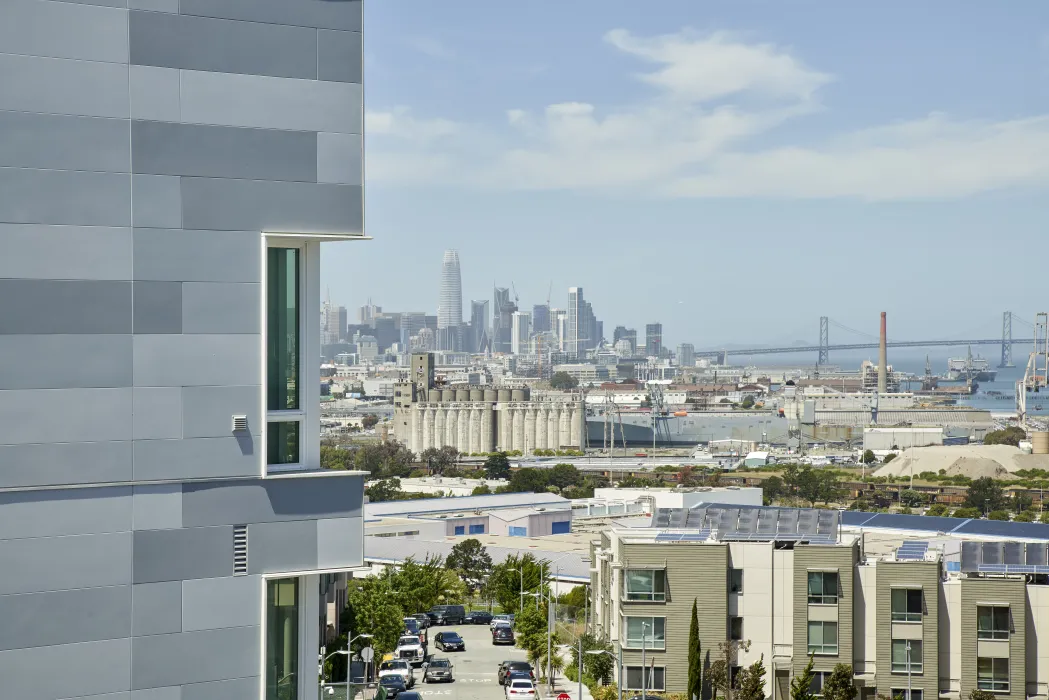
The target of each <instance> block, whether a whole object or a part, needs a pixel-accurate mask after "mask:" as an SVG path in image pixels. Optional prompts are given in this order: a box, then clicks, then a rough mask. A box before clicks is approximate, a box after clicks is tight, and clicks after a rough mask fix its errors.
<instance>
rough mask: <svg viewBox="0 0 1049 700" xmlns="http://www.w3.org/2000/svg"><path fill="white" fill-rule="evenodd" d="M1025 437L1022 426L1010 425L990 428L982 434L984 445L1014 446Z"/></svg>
mask: <svg viewBox="0 0 1049 700" xmlns="http://www.w3.org/2000/svg"><path fill="white" fill-rule="evenodd" d="M1026 439H1027V433H1026V432H1025V431H1024V429H1023V428H1020V427H1017V426H1015V425H1011V426H1009V427H1008V428H1006V429H1004V430H992V431H991V432H989V433H987V434H986V435H984V436H983V444H985V445H1012V446H1013V447H1016V446H1018V445H1019V444H1020V441H1021V440H1026Z"/></svg>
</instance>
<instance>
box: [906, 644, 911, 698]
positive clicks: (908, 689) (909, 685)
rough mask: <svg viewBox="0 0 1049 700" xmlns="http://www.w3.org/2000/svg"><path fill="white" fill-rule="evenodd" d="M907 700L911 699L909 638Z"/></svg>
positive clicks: (907, 647)
mask: <svg viewBox="0 0 1049 700" xmlns="http://www.w3.org/2000/svg"><path fill="white" fill-rule="evenodd" d="M906 649H907V700H911V640H909V639H908V640H907V643H906Z"/></svg>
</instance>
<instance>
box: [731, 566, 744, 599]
mask: <svg viewBox="0 0 1049 700" xmlns="http://www.w3.org/2000/svg"><path fill="white" fill-rule="evenodd" d="M728 592H729V593H742V592H743V569H729V570H728Z"/></svg>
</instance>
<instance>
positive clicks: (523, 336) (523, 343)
mask: <svg viewBox="0 0 1049 700" xmlns="http://www.w3.org/2000/svg"><path fill="white" fill-rule="evenodd" d="M531 337H532V314H530V313H527V312H525V311H515V312H514V315H513V318H512V322H511V324H510V352H512V353H513V354H515V355H527V354H528V352H529V347H528V346H529V343H528V341H529V340H530V339H531Z"/></svg>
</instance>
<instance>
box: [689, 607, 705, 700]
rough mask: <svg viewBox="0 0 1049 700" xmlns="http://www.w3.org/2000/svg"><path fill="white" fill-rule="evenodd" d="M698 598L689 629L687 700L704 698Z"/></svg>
mask: <svg viewBox="0 0 1049 700" xmlns="http://www.w3.org/2000/svg"><path fill="white" fill-rule="evenodd" d="M697 602H698V599H697V598H693V599H692V622H691V624H689V627H688V682H687V683H686V685H685V696H686V700H700V699H701V698H702V697H703V655H702V647H701V646H700V641H699V613H698V608H697Z"/></svg>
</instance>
